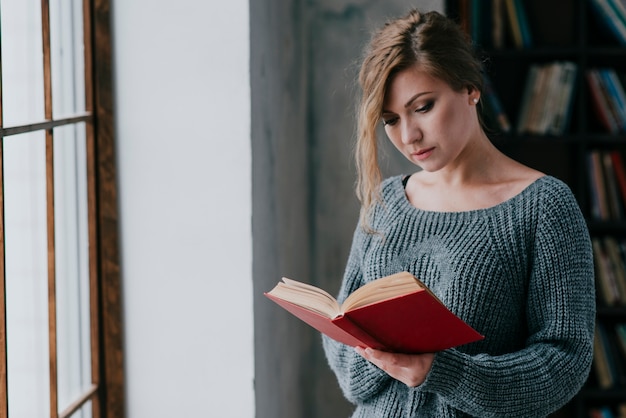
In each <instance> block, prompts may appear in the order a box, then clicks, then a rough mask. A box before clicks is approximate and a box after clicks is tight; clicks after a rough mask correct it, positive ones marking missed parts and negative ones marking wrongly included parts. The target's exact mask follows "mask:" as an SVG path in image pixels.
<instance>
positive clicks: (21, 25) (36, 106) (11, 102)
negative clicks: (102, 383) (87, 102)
mask: <svg viewBox="0 0 626 418" xmlns="http://www.w3.org/2000/svg"><path fill="white" fill-rule="evenodd" d="M0 27H1V28H2V96H3V97H2V111H3V119H4V120H3V122H4V126H15V125H22V124H27V123H33V122H39V121H41V120H43V119H44V93H43V52H42V34H41V33H42V32H41V2H39V1H31V0H29V1H24V0H2V10H1V13H0Z"/></svg>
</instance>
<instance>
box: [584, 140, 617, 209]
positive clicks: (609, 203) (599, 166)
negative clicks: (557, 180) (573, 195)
mask: <svg viewBox="0 0 626 418" xmlns="http://www.w3.org/2000/svg"><path fill="white" fill-rule="evenodd" d="M587 167H588V170H587V175H588V179H589V191H590V193H589V195H590V198H591V201H590V204H591V216H592V218H593V219H595V220H600V221H609V220H612V221H620V220H624V219H625V218H626V169H625V167H624V162H623V158H622V155H621V152H620V151H619V150H615V149H613V150H598V149H593V150H590V151H588V153H587Z"/></svg>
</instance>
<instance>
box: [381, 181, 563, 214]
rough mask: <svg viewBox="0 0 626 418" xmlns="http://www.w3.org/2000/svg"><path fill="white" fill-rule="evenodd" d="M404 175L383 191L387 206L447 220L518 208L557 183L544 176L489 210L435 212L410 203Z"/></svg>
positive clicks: (409, 212)
mask: <svg viewBox="0 0 626 418" xmlns="http://www.w3.org/2000/svg"><path fill="white" fill-rule="evenodd" d="M403 177H404V176H403V175H398V176H394V177H392V178H390V179H389V180H390V182H391V184H390V186H391V187H388V188H384V189H383V190H384V191H383V200H384V201H385V202H387V204H391V206H392V207H396V208H397V209H398V210H399V211H401V212H404V213H405V214H408V215H410V214H415V215H422V216H425V215H430V216H434V217H438V218H439V217H442V216H443V217H447V218H466V217H469V218H473V217H476V216H478V217H480V216H484V215H488V214H493V213H494V212H500V211H502V210H506V209H508V208H510V207H511V206H516V205H518V204H519V201H520V200H523V199H526V198H528V197H529V196H531V195H535V194H536V191H537V189H540V188H541V186H542V185H543V184H545V183H551V182H553V181H555V179H554V178H553V177H552V176H549V175H544V176H542V177H539V178H538V179H537V180H535V181H533V182H532V183H530V184H529V185H528V186H526V187H525V188H524V189H523V190H522V191H521V192H519V193H518V194H516V195H515V196H512V197H510V198H509V199H507V200H505V201H503V202H501V203H498V204H496V205H494V206H490V207H487V208H480V209H471V210H466V211H450V212H445V211H433V210H427V209H420V208H417V207H415V206H413V205H412V204H411V202H410V201H409V199H408V197H407V195H406V193H405V190H404V187H403V185H402V178H403Z"/></svg>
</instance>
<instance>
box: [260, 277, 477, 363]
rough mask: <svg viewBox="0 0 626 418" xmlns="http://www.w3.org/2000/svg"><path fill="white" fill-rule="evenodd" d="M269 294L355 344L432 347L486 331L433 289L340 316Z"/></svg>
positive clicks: (382, 347) (383, 347)
mask: <svg viewBox="0 0 626 418" xmlns="http://www.w3.org/2000/svg"><path fill="white" fill-rule="evenodd" d="M265 295H266V296H267V297H268V298H270V299H271V300H273V301H274V302H276V303H277V304H278V305H280V306H281V307H283V308H284V309H286V310H287V311H289V312H290V313H292V314H293V315H295V316H296V317H298V318H300V319H301V320H302V321H304V322H306V323H307V324H309V325H310V326H312V327H313V328H315V329H316V330H318V331H320V332H321V333H323V334H326V335H327V336H329V337H330V338H333V339H334V340H336V341H339V342H341V343H343V344H346V345H350V346H353V347H356V346H361V347H372V348H376V349H380V350H384V351H390V352H400V353H430V352H436V351H441V350H445V349H448V348H452V347H456V346H460V345H463V344H468V343H471V342H474V341H478V340H481V339H483V338H484V337H483V336H482V335H481V334H479V333H478V332H477V331H475V330H474V329H473V328H472V327H470V326H469V325H468V324H467V323H465V322H464V321H463V320H461V319H460V318H459V317H457V316H456V315H455V314H454V313H452V312H451V311H450V310H449V309H448V308H447V307H446V306H445V305H443V304H442V303H441V301H439V299H437V297H436V296H435V295H433V294H432V293H431V292H430V291H428V290H427V289H420V290H417V291H412V292H410V293H406V294H403V295H400V296H395V297H392V298H388V299H385V300H382V301H379V302H374V303H371V304H368V305H365V306H362V307H358V308H355V309H352V310H349V311H347V312H345V313H343V314H340V315H338V316H337V317H335V318H329V317H327V316H325V315H323V314H321V313H317V312H315V311H313V310H309V309H307V308H304V307H302V306H299V305H296V304H294V303H291V302H288V301H285V300H283V299H280V298H278V297H276V296H274V295H272V294H271V293H265Z"/></svg>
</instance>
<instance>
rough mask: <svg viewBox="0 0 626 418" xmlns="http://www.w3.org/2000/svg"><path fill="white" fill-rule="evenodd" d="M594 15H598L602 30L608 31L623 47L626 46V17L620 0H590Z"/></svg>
mask: <svg viewBox="0 0 626 418" xmlns="http://www.w3.org/2000/svg"><path fill="white" fill-rule="evenodd" d="M589 2H590V4H591V7H592V9H593V13H594V14H595V15H596V17H597V19H598V20H599V22H600V26H601V27H602V28H608V31H609V32H610V33H611V34H612V35H613V37H614V38H615V39H616V40H617V41H618V42H619V43H620V44H622V45H625V46H626V15H624V14H623V10H624V8H623V7H620V6H619V5H618V3H619V2H620V0H589Z"/></svg>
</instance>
